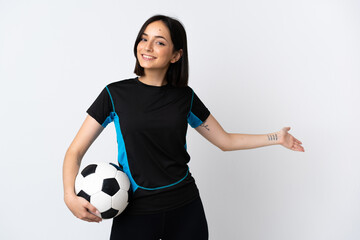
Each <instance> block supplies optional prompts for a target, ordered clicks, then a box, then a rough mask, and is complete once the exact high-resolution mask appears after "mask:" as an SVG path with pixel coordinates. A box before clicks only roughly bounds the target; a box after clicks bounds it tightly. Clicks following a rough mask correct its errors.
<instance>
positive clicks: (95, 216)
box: [82, 199, 102, 222]
mask: <svg viewBox="0 0 360 240" xmlns="http://www.w3.org/2000/svg"><path fill="white" fill-rule="evenodd" d="M82 200H83V201H82V205H83V207H84V208H85V211H86V213H85V216H84V218H88V219H91V220H93V221H94V222H101V221H102V218H101V214H100V212H99V211H98V210H97V209H96V208H95V207H94V205H92V204H91V203H89V202H88V201H87V200H85V199H82Z"/></svg>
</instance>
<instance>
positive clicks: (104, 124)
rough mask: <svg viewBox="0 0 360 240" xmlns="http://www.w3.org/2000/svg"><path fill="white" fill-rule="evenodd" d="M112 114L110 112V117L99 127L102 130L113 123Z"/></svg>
mask: <svg viewBox="0 0 360 240" xmlns="http://www.w3.org/2000/svg"><path fill="white" fill-rule="evenodd" d="M114 114H115V113H114V112H111V113H110V115H109V116H108V117H107V118H106V119H105V121H104V122H103V124H101V126H102V127H103V128H105V127H106V126H107V125H108V124H109V123H111V122H112V121H114Z"/></svg>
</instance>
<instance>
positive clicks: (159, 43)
mask: <svg viewBox="0 0 360 240" xmlns="http://www.w3.org/2000/svg"><path fill="white" fill-rule="evenodd" d="M157 44H158V45H160V46H165V44H164V43H162V42H157Z"/></svg>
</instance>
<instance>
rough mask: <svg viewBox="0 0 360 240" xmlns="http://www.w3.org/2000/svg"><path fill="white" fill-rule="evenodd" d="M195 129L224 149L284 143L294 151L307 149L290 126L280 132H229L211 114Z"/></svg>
mask: <svg viewBox="0 0 360 240" xmlns="http://www.w3.org/2000/svg"><path fill="white" fill-rule="evenodd" d="M195 129H196V131H198V132H199V133H200V134H201V135H202V136H203V137H204V138H206V139H207V140H208V141H209V142H211V143H212V144H214V145H215V146H217V147H218V148H220V149H221V150H222V151H234V150H242V149H252V148H258V147H265V146H270V145H276V144H279V145H282V146H284V147H286V148H288V149H291V150H293V151H300V152H304V151H305V150H304V148H303V147H302V146H301V144H302V142H300V141H299V140H297V139H296V138H294V137H293V136H292V135H291V134H290V133H288V131H289V130H290V127H284V128H283V129H282V130H280V131H278V132H274V133H269V134H261V135H255V134H240V133H227V132H226V131H225V130H224V129H223V128H222V127H221V125H220V124H219V123H218V121H216V119H215V118H214V117H213V116H212V115H211V114H210V116H209V117H208V118H207V119H206V121H205V122H203V123H202V124H201V125H200V126H198V127H196V128H195Z"/></svg>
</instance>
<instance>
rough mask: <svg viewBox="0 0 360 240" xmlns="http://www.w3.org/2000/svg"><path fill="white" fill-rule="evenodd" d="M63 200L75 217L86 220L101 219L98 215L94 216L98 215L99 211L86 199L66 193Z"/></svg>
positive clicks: (98, 220)
mask: <svg viewBox="0 0 360 240" xmlns="http://www.w3.org/2000/svg"><path fill="white" fill-rule="evenodd" d="M64 200H65V203H66V206H67V207H68V208H69V209H70V211H71V212H72V213H73V214H74V216H75V217H77V218H79V219H81V220H84V221H88V222H101V221H102V219H101V218H100V217H98V216H96V215H99V216H100V213H99V211H98V210H97V209H96V208H95V207H94V206H93V205H92V204H91V203H89V202H88V201H86V199H84V198H82V197H78V196H76V195H75V194H71V195H66V196H65V198H64ZM95 214H96V215H95Z"/></svg>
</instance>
